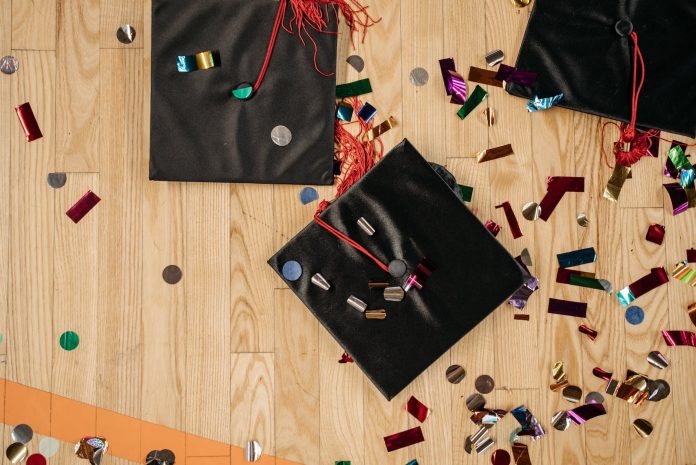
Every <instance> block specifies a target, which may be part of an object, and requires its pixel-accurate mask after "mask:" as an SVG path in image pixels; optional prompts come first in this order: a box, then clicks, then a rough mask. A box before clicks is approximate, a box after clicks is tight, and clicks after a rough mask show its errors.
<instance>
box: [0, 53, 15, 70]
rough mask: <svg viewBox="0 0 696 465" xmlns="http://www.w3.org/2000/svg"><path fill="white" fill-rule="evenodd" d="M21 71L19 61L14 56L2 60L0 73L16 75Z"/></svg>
mask: <svg viewBox="0 0 696 465" xmlns="http://www.w3.org/2000/svg"><path fill="white" fill-rule="evenodd" d="M18 69H19V61H18V60H17V59H16V58H15V57H13V56H12V55H5V56H4V57H2V58H0V71H2V73H3V74H14V73H16V72H17V70H18Z"/></svg>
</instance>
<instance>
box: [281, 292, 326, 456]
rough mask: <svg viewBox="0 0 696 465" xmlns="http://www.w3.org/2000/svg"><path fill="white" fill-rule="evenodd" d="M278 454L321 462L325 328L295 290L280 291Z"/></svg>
mask: <svg viewBox="0 0 696 465" xmlns="http://www.w3.org/2000/svg"><path fill="white" fill-rule="evenodd" d="M274 296H275V309H276V314H275V317H276V325H275V327H276V328H277V331H276V336H275V419H276V455H277V456H278V458H282V459H285V460H292V461H294V462H299V463H302V464H304V465H317V464H319V463H321V462H320V454H319V447H320V446H319V444H320V433H319V424H320V422H319V421H317V419H318V418H319V415H320V407H319V398H320V397H319V386H320V384H319V376H320V375H319V371H318V366H319V340H318V331H319V323H318V322H317V320H316V319H315V318H314V317H313V316H312V314H311V313H310V312H309V311H308V310H307V309H306V308H305V307H304V305H303V304H302V302H300V300H298V299H297V297H295V295H294V294H293V293H292V292H291V291H290V290H289V289H277V290H276V291H275V294H274Z"/></svg>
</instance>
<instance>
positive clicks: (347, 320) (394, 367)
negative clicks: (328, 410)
mask: <svg viewBox="0 0 696 465" xmlns="http://www.w3.org/2000/svg"><path fill="white" fill-rule="evenodd" d="M319 217H320V218H321V219H322V220H323V221H325V222H326V223H328V224H329V225H331V226H332V227H333V228H336V229H337V230H339V231H341V232H343V233H345V234H347V235H348V236H349V237H350V238H351V239H353V240H354V241H356V242H358V243H359V244H360V245H362V246H363V247H364V248H365V249H367V250H368V251H369V252H370V253H372V254H373V255H375V256H376V257H377V258H378V259H379V260H381V261H382V262H383V263H389V262H390V261H391V260H393V259H400V260H403V261H404V262H405V263H406V264H407V267H408V271H407V272H406V273H405V274H404V275H403V276H402V277H399V278H394V277H391V276H390V274H389V273H387V272H385V271H383V270H382V269H381V268H380V267H379V266H377V265H376V264H375V263H374V262H373V261H372V260H370V259H369V258H368V257H366V256H365V255H363V254H362V253H361V252H358V251H357V250H355V249H354V248H353V247H351V246H349V245H348V244H346V243H345V242H342V241H341V240H339V239H338V238H337V237H335V236H334V235H332V234H331V233H329V232H328V231H327V230H326V229H324V228H323V227H322V226H320V225H319V224H318V223H317V222H316V221H313V222H311V223H310V224H309V225H308V226H306V227H305V228H304V229H303V230H302V231H300V233H299V234H297V235H296V236H295V237H294V238H293V239H291V240H290V241H289V242H288V243H287V244H286V245H285V246H284V247H283V248H282V249H281V250H280V251H279V252H278V253H276V254H275V255H274V256H273V257H272V258H271V259H270V260H269V261H268V263H269V264H270V265H271V267H273V269H275V271H276V272H277V273H278V274H280V276H281V277H283V271H282V269H283V266H284V264H285V263H286V262H288V261H296V262H298V263H299V264H300V266H301V267H302V275H301V276H300V278H299V279H297V280H295V281H289V280H287V279H285V278H284V279H285V282H286V283H287V285H288V286H289V287H290V289H292V290H293V291H294V292H295V293H296V294H297V296H298V297H299V298H300V299H301V300H302V301H303V302H304V303H305V305H306V306H307V307H308V308H309V309H310V311H311V312H312V313H313V314H314V315H315V316H316V317H317V319H319V321H320V322H321V323H322V324H323V325H324V327H326V329H327V330H328V331H329V332H330V333H331V334H332V335H333V337H334V338H335V339H336V340H337V341H338V343H339V344H340V345H341V346H342V347H343V348H344V349H345V350H346V351H347V352H348V353H349V354H350V355H351V356H352V357H353V359H354V360H355V362H356V363H357V364H358V366H360V368H361V369H362V370H363V371H364V372H365V374H366V375H367V376H368V377H369V378H370V379H371V380H372V382H373V383H374V384H375V385H376V386H377V388H378V389H379V390H380V391H381V392H382V393H383V394H384V395H385V396H386V397H387V399H391V398H392V397H393V396H395V395H396V394H398V393H399V392H400V391H401V390H402V389H403V388H405V387H406V386H407V385H408V384H409V383H410V382H411V381H413V379H415V378H416V377H417V376H418V375H419V374H420V373H421V372H422V371H423V370H425V369H426V368H427V367H428V366H430V365H431V364H432V363H433V362H434V361H435V360H436V359H437V358H438V357H439V356H440V355H442V354H443V353H444V352H445V351H447V350H448V349H449V348H450V347H451V346H452V345H453V344H454V343H456V342H457V341H458V340H459V339H460V338H461V337H462V336H464V335H465V334H466V333H467V332H469V331H470V330H471V329H472V328H474V327H475V326H476V325H477V324H478V323H479V322H480V321H481V320H483V319H484V318H485V317H486V316H487V315H488V314H490V313H491V312H492V311H493V310H494V309H495V308H496V307H497V306H498V305H500V304H501V303H502V302H503V301H505V300H506V299H507V298H508V297H509V296H510V294H512V293H513V292H514V291H515V290H516V289H518V288H519V287H520V286H521V285H522V273H521V270H520V268H519V266H518V265H517V263H516V262H515V260H514V259H513V258H512V257H511V256H510V255H509V254H508V252H507V251H506V250H505V249H504V248H503V247H502V246H501V245H500V244H499V243H498V241H497V240H495V239H494V238H493V236H491V234H490V233H489V232H488V231H487V230H486V228H485V227H484V226H483V225H482V224H481V223H480V222H479V220H478V219H477V218H476V217H475V216H474V215H473V214H472V213H471V212H470V211H469V209H468V208H467V207H466V206H465V205H464V203H463V202H462V201H461V200H460V199H459V198H457V196H456V195H455V193H454V192H453V190H452V189H451V188H450V187H449V186H448V185H447V184H446V182H445V181H443V179H442V178H441V177H440V176H438V174H437V173H436V172H435V171H434V170H433V168H432V167H431V166H430V164H429V163H428V162H427V161H425V160H424V159H423V157H422V156H421V155H420V154H419V153H418V152H417V151H416V149H415V148H414V147H413V146H412V145H411V144H410V143H409V142H408V141H407V140H404V141H403V142H401V143H400V144H399V145H397V146H396V147H395V148H394V149H393V150H392V151H391V152H389V154H387V155H386V156H385V157H384V159H383V160H382V161H381V162H379V163H378V164H377V165H376V166H375V167H374V168H372V169H371V170H370V171H369V172H368V173H367V174H366V175H364V176H363V177H362V178H361V179H360V180H359V181H358V182H356V183H355V184H354V185H353V186H352V187H351V188H350V189H349V190H348V191H347V192H346V193H344V194H343V195H341V196H340V197H339V198H338V199H337V200H336V201H334V202H333V203H332V204H331V205H330V206H329V207H328V208H327V209H326V210H325V211H324V212H322V213H321V214H320V215H319ZM361 217H363V218H364V219H365V220H367V222H368V223H369V224H370V225H371V226H372V227H373V228H374V230H375V232H374V234H373V235H371V236H370V235H368V234H367V233H366V232H365V231H364V230H363V229H361V227H360V226H358V219H360V218H361ZM423 257H427V258H428V259H429V260H430V261H432V262H433V263H434V264H435V265H436V269H435V270H434V271H433V272H432V274H431V275H430V277H429V278H428V279H427V281H425V283H424V286H423V288H422V289H421V290H416V289H415V288H414V289H411V290H410V291H408V292H407V293H406V295H405V297H404V299H403V301H401V302H387V301H385V299H384V298H383V293H382V292H383V291H382V290H381V289H373V290H370V289H368V282H369V281H389V283H390V284H389V285H390V286H397V285H400V284H401V285H403V284H404V282H405V281H406V279H407V277H408V275H409V274H410V273H411V272H413V270H414V269H415V268H416V267H417V265H418V264H419V263H420V262H421V260H422V259H423ZM315 273H320V274H321V275H322V276H323V277H324V278H325V279H326V280H327V281H328V282H329V284H330V285H331V288H330V289H329V290H328V291H325V290H323V289H321V288H320V287H318V286H316V285H314V284H312V282H311V277H312V276H313V275H314V274H315ZM351 295H352V296H355V297H357V298H359V299H361V300H362V301H364V302H365V303H367V308H368V309H386V311H387V317H386V319H384V320H368V319H366V318H365V316H364V315H363V314H362V313H361V312H360V311H358V310H356V309H355V308H353V307H351V306H349V305H348V304H347V303H346V300H347V299H348V298H349V297H350V296H351ZM338 355H339V354H337V356H338ZM443 377H444V373H443Z"/></svg>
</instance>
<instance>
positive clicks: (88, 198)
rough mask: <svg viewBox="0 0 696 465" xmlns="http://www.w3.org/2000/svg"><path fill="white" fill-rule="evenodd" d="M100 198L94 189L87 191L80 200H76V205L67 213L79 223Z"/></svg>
mask: <svg viewBox="0 0 696 465" xmlns="http://www.w3.org/2000/svg"><path fill="white" fill-rule="evenodd" d="M100 200H101V199H100V198H99V197H98V196H97V194H95V193H94V192H92V191H87V193H86V194H85V195H83V196H82V197H81V198H80V200H78V201H77V202H75V205H73V206H72V207H70V210H68V211H66V212H65V214H66V215H68V218H70V219H71V220H73V222H74V223H79V221H80V220H81V219H82V218H83V217H84V216H85V215H86V214H87V213H89V211H90V210H91V209H92V208H94V206H95V205H96V204H98V203H99V201H100Z"/></svg>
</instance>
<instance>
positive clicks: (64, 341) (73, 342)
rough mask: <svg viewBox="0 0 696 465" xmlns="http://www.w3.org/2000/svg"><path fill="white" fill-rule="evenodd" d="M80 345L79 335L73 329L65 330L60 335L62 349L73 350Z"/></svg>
mask: <svg viewBox="0 0 696 465" xmlns="http://www.w3.org/2000/svg"><path fill="white" fill-rule="evenodd" d="M78 345H80V336H78V335H77V333H76V332H74V331H66V332H64V333H63V334H61V335H60V347H61V348H62V349H63V350H67V351H70V350H75V349H77V346H78Z"/></svg>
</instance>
